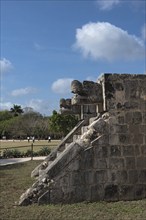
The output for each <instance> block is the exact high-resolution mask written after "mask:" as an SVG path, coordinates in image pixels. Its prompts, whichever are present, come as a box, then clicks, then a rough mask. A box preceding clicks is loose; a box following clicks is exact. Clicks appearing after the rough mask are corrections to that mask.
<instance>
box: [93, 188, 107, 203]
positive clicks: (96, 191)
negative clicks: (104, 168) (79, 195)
mask: <svg viewBox="0 0 146 220" xmlns="http://www.w3.org/2000/svg"><path fill="white" fill-rule="evenodd" d="M103 199H104V188H103V185H102V184H96V185H94V186H92V187H91V201H92V202H95V201H99V200H103Z"/></svg>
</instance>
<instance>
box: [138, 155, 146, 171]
mask: <svg viewBox="0 0 146 220" xmlns="http://www.w3.org/2000/svg"><path fill="white" fill-rule="evenodd" d="M136 159H137V168H138V169H143V168H146V157H145V156H141V157H137V158H136Z"/></svg>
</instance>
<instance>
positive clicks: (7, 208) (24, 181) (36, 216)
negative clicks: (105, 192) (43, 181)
mask: <svg viewBox="0 0 146 220" xmlns="http://www.w3.org/2000/svg"><path fill="white" fill-rule="evenodd" d="M40 162H41V161H29V162H25V163H20V164H15V165H9V166H3V167H1V169H0V177H1V179H0V198H1V199H0V220H146V200H139V201H127V202H123V201H121V202H113V203H106V202H97V203H85V202H83V203H77V204H72V205H61V204H60V205H43V206H38V205H37V204H35V205H30V206H26V207H19V206H17V205H15V202H18V201H19V197H20V196H21V194H22V193H23V192H25V190H26V189H28V187H30V186H31V185H32V183H34V179H32V178H31V177H30V174H31V171H32V170H33V169H34V168H35V167H36V166H37V165H38V164H39V163H40Z"/></svg>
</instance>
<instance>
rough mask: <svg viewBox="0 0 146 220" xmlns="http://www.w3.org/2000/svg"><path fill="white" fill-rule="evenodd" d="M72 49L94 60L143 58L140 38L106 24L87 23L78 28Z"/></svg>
mask: <svg viewBox="0 0 146 220" xmlns="http://www.w3.org/2000/svg"><path fill="white" fill-rule="evenodd" d="M74 48H75V49H78V50H79V51H80V52H81V53H82V54H83V56H84V57H91V58H92V59H94V60H98V59H106V60H108V61H112V60H117V59H125V60H131V59H132V60H135V59H139V58H143V57H144V43H143V41H142V40H141V39H140V38H138V37H136V36H135V35H130V34H128V32H127V31H124V30H123V29H121V28H119V27H116V26H114V25H112V24H110V23H108V22H97V23H88V24H85V25H84V26H82V28H78V29H77V30H76V42H75V44H74Z"/></svg>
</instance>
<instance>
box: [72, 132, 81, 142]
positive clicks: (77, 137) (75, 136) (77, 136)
mask: <svg viewBox="0 0 146 220" xmlns="http://www.w3.org/2000/svg"><path fill="white" fill-rule="evenodd" d="M80 137H81V135H77V134H74V136H73V142H74V141H76V140H77V139H79V138H80Z"/></svg>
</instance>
